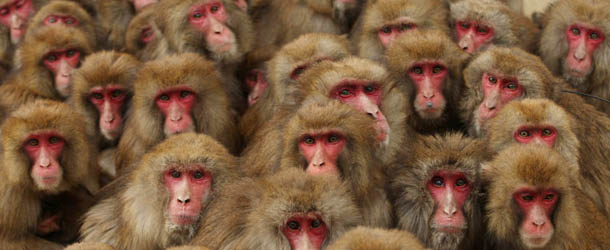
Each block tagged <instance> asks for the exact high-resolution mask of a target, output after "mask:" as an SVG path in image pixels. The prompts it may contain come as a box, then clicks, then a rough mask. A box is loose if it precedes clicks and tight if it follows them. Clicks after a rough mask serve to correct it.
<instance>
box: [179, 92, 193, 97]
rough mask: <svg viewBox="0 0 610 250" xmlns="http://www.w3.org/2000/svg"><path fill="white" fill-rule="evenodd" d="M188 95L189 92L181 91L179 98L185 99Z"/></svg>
mask: <svg viewBox="0 0 610 250" xmlns="http://www.w3.org/2000/svg"><path fill="white" fill-rule="evenodd" d="M189 95H191V92H189V91H182V92H180V97H181V98H185V97H187V96H189Z"/></svg>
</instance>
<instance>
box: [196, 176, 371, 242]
mask: <svg viewBox="0 0 610 250" xmlns="http://www.w3.org/2000/svg"><path fill="white" fill-rule="evenodd" d="M350 195H351V194H350V192H349V191H348V188H347V186H346V185H344V184H342V182H341V181H340V180H339V179H338V178H337V177H336V176H332V175H327V176H311V175H307V174H306V173H305V172H303V170H301V169H286V170H283V171H280V172H278V173H277V174H274V175H272V176H268V177H265V178H262V179H258V180H255V179H250V178H247V179H244V180H242V181H240V182H237V183H235V184H233V185H230V186H226V188H225V190H224V191H222V192H221V193H220V195H219V196H218V197H219V198H218V202H217V203H215V204H214V205H212V207H211V208H210V211H209V212H208V214H207V215H206V217H205V219H204V221H203V223H202V224H201V227H200V229H199V232H198V234H197V236H196V237H195V239H194V240H193V242H192V243H191V244H201V245H205V246H208V247H210V248H212V249H218V250H230V249H278V250H290V249H292V250H296V249H326V247H327V246H328V245H329V244H330V243H331V242H333V241H334V240H336V239H337V238H339V236H341V235H342V234H343V233H345V232H346V231H347V230H349V229H350V228H352V227H355V226H356V225H358V224H359V223H361V220H362V217H361V216H360V213H359V211H358V208H357V207H356V204H354V201H353V200H352V198H351V196H350Z"/></svg>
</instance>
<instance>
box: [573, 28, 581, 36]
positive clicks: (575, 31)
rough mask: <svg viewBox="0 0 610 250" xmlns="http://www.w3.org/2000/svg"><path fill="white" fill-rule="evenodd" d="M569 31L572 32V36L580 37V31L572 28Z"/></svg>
mask: <svg viewBox="0 0 610 250" xmlns="http://www.w3.org/2000/svg"><path fill="white" fill-rule="evenodd" d="M571 31H572V34H574V35H577V36H578V35H580V29H579V28H572V29H571Z"/></svg>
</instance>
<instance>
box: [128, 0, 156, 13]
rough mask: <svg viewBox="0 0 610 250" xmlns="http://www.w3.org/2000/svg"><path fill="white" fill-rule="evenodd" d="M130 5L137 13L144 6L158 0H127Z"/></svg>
mask: <svg viewBox="0 0 610 250" xmlns="http://www.w3.org/2000/svg"><path fill="white" fill-rule="evenodd" d="M128 1H129V2H130V3H131V4H132V5H133V8H134V9H135V11H136V12H137V13H139V12H140V11H142V9H144V8H145V7H147V6H149V5H152V4H155V3H157V2H159V0H128Z"/></svg>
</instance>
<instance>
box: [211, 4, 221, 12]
mask: <svg viewBox="0 0 610 250" xmlns="http://www.w3.org/2000/svg"><path fill="white" fill-rule="evenodd" d="M219 9H220V7H219V6H218V5H212V7H210V12H212V13H216V11H218V10H219Z"/></svg>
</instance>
